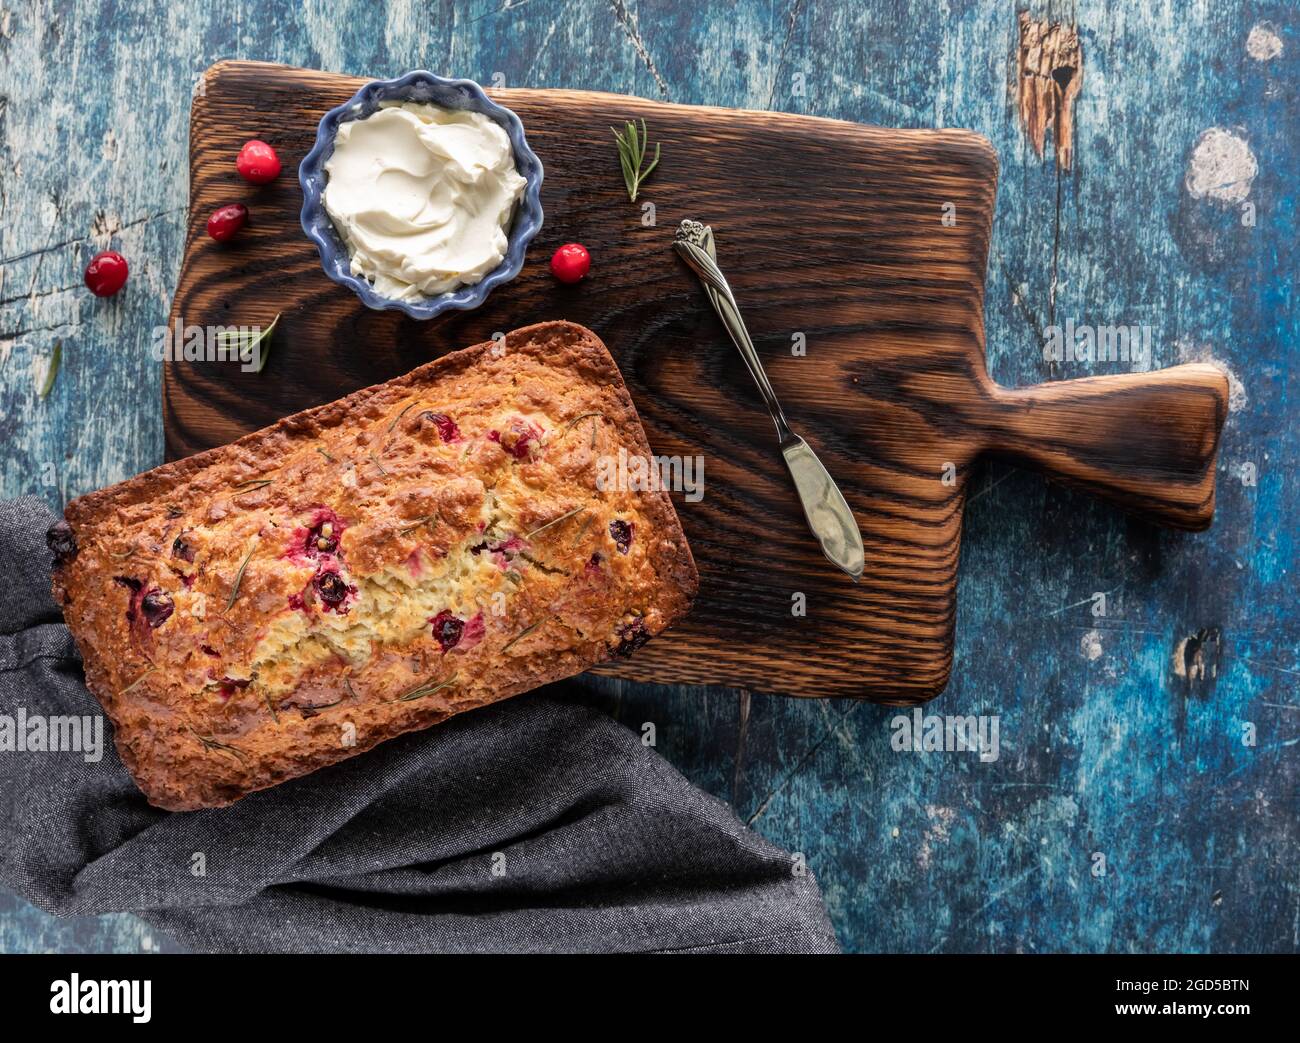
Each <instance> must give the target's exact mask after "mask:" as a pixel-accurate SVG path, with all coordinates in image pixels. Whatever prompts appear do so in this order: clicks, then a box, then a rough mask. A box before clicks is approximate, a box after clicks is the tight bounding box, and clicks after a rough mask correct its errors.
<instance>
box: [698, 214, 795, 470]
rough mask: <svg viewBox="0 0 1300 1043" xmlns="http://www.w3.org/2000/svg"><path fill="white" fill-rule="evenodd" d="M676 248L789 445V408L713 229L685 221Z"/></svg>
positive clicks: (777, 432)
mask: <svg viewBox="0 0 1300 1043" xmlns="http://www.w3.org/2000/svg"><path fill="white" fill-rule="evenodd" d="M673 249H675V250H676V251H677V252H678V253H679V254H680V255H681V256H682V259H683V260H684V261H685V262H686V263H687V264H688V265H690V266H691V269H692V270H693V271H694V272H695V274H696V275H698V276H699V277H700V280H701V281H702V282H703V283H704V289H705V292H706V293H707V294H708V295H709V300H710V301H711V302H712V304H713V307H714V310H715V311H717V313H718V317H719V318H720V319H722V325H723V326H725V327H726V330H727V335H728V336H729V337H730V338H731V342H732V343H733V344H735V345H736V350H737V351H739V352H740V357H741V358H742V359H744V360H745V366H746V368H747V369H748V370H749V375H750V376H751V377H753V378H754V383H755V384H757V385H758V393H759V394H760V395H762V396H763V402H764V404H765V405H766V406H767V411H768V412H769V413H771V414H772V423H773V424H775V425H776V435H777V438H778V439H779V440H780V443H781V445H782V446H784V445H786V444H787V443H789V442H790V441H791V440H792V439H793V437H794V436H793V435H792V434H791V433H790V425H789V424H787V423H786V419H785V412H784V411H783V410H782V409H781V403H780V402H779V401H778V400H777V397H776V392H775V391H773V390H772V384H771V382H770V381H769V380H768V379H767V372H766V371H765V370H764V369H763V363H762V362H761V361H760V360H759V357H758V352H757V351H755V350H754V342H753V340H752V339H750V336H749V330H747V329H746V328H745V320H744V319H742V318H741V317H740V308H739V307H738V306H737V305H736V298H735V297H734V296H733V295H732V293H731V287H730V286H729V285H728V284H727V278H726V276H724V275H723V274H722V269H720V268H719V267H718V262H717V261H716V260H715V259H714V253H713V230H712V229H711V228H709V227H708V226H707V225H702V224H700V223H699V222H698V221H683V222H682V223H681V227H680V228H678V229H677V238H676V240H675V241H674V242H673Z"/></svg>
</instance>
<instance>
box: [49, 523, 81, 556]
mask: <svg viewBox="0 0 1300 1043" xmlns="http://www.w3.org/2000/svg"><path fill="white" fill-rule="evenodd" d="M45 542H46V544H47V545H48V546H49V548H50V551H51V553H53V555H54V564H55V565H66V564H67V563H68V562H70V561H72V559H73V558H75V557H76V556H77V537H76V536H75V535H74V534H73V532H72V526H71V525H69V524H68V523H67V522H66V521H63V520H62V519H60V520H59V521H56V522H55V523H54V524H53V525H51V526H50V528H49V531H48V532H46V533H45Z"/></svg>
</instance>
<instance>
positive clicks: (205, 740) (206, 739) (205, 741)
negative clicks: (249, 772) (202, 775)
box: [187, 725, 246, 764]
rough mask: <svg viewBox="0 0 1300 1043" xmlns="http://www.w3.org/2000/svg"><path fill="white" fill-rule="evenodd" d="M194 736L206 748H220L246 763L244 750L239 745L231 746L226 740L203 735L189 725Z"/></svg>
mask: <svg viewBox="0 0 1300 1043" xmlns="http://www.w3.org/2000/svg"><path fill="white" fill-rule="evenodd" d="M187 727H189V729H190V732H191V733H192V734H193V736H194V738H196V739H198V740H199V742H200V743H201V744H202V746H203V748H204V749H205V750H220V751H221V752H222V753H233V754H234V755H235V756H236V757H237V758H239V761H240V763H241V764H242V763H246V761H245V757H244V751H243V750H241V749H240V748H239V747H237V746H230V745H228V744H226V743H224V742H218V741H217V740H216V739H214V738H213V737H212V736H211V735H202V734H200V733H199V732H198V731H197V730H196V729H195V728H194V727H192V726H188V725H187Z"/></svg>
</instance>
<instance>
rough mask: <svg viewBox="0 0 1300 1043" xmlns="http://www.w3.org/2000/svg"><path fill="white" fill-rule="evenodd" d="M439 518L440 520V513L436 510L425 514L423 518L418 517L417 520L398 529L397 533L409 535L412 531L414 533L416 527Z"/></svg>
mask: <svg viewBox="0 0 1300 1043" xmlns="http://www.w3.org/2000/svg"><path fill="white" fill-rule="evenodd" d="M437 520H438V514H437V512H436V511H435V512H434V513H433V514H428V515H425V516H424V517H423V518H416V519H415V521H413V522H411V523H410V524H409V525H407V526H406V527H405V528H403V529H398V530H397V535H399V536H409V535H410V534H411V533H413V532H414V531H415V530H416V529H418V528H420V527H421V526H424V525H428V524H429V522H433V521H437Z"/></svg>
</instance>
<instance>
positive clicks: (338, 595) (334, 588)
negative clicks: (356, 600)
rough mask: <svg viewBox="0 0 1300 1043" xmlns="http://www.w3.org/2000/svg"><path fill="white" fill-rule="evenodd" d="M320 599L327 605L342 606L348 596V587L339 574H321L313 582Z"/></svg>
mask: <svg viewBox="0 0 1300 1043" xmlns="http://www.w3.org/2000/svg"><path fill="white" fill-rule="evenodd" d="M312 584H313V586H315V588H316V593H317V594H318V595H319V596H320V599H321V600H322V601H323V602H325V604H327V605H341V604H342V603H343V599H344V598H346V597H347V596H348V585H347V584H346V583H345V582H343V577H342V576H340V575H339V574H338V573H337V572H321V573H318V574H317V576H316V578H315V579H313V580H312Z"/></svg>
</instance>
